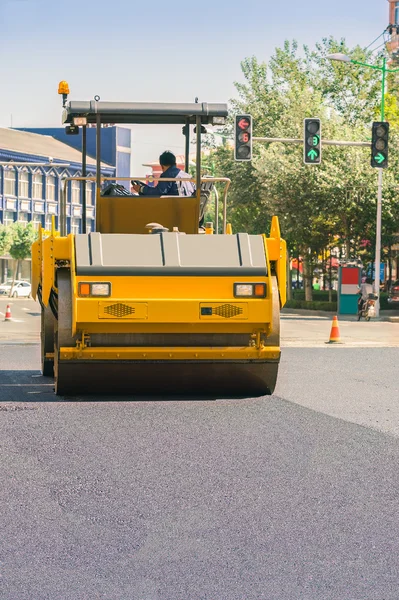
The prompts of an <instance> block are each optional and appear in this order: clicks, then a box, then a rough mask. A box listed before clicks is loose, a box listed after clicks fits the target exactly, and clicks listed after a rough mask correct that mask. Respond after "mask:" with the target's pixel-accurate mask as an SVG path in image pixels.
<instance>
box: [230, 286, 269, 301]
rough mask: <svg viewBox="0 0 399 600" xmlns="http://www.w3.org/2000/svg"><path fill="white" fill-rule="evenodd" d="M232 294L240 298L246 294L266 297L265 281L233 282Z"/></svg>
mask: <svg viewBox="0 0 399 600" xmlns="http://www.w3.org/2000/svg"><path fill="white" fill-rule="evenodd" d="M234 296H235V297H236V298H240V297H243V296H247V297H248V298H266V284H265V283H235V284H234Z"/></svg>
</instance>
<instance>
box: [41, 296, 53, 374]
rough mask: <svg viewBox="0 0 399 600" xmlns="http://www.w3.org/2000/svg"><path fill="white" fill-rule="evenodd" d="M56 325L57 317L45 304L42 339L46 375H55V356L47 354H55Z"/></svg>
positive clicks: (43, 308)
mask: <svg viewBox="0 0 399 600" xmlns="http://www.w3.org/2000/svg"><path fill="white" fill-rule="evenodd" d="M54 325H55V319H54V315H53V313H52V310H51V308H50V307H49V306H43V307H42V317H41V332H40V339H41V364H42V373H43V375H44V376H45V377H53V376H54V357H52V358H49V357H47V354H54Z"/></svg>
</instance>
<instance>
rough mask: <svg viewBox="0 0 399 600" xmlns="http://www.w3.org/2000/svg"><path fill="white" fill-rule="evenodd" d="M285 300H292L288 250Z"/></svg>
mask: <svg viewBox="0 0 399 600" xmlns="http://www.w3.org/2000/svg"><path fill="white" fill-rule="evenodd" d="M287 300H292V271H291V269H290V253H289V250H287Z"/></svg>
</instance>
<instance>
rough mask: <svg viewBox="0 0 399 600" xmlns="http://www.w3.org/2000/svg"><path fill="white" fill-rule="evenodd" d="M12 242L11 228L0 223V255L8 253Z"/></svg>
mask: <svg viewBox="0 0 399 600" xmlns="http://www.w3.org/2000/svg"><path fill="white" fill-rule="evenodd" d="M11 244H12V229H11V228H10V227H6V226H5V225H1V223H0V256H4V255H5V254H8V252H9V250H10V247H11Z"/></svg>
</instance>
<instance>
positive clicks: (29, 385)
mask: <svg viewBox="0 0 399 600" xmlns="http://www.w3.org/2000/svg"><path fill="white" fill-rule="evenodd" d="M42 386H53V387H54V383H0V387H42Z"/></svg>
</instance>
